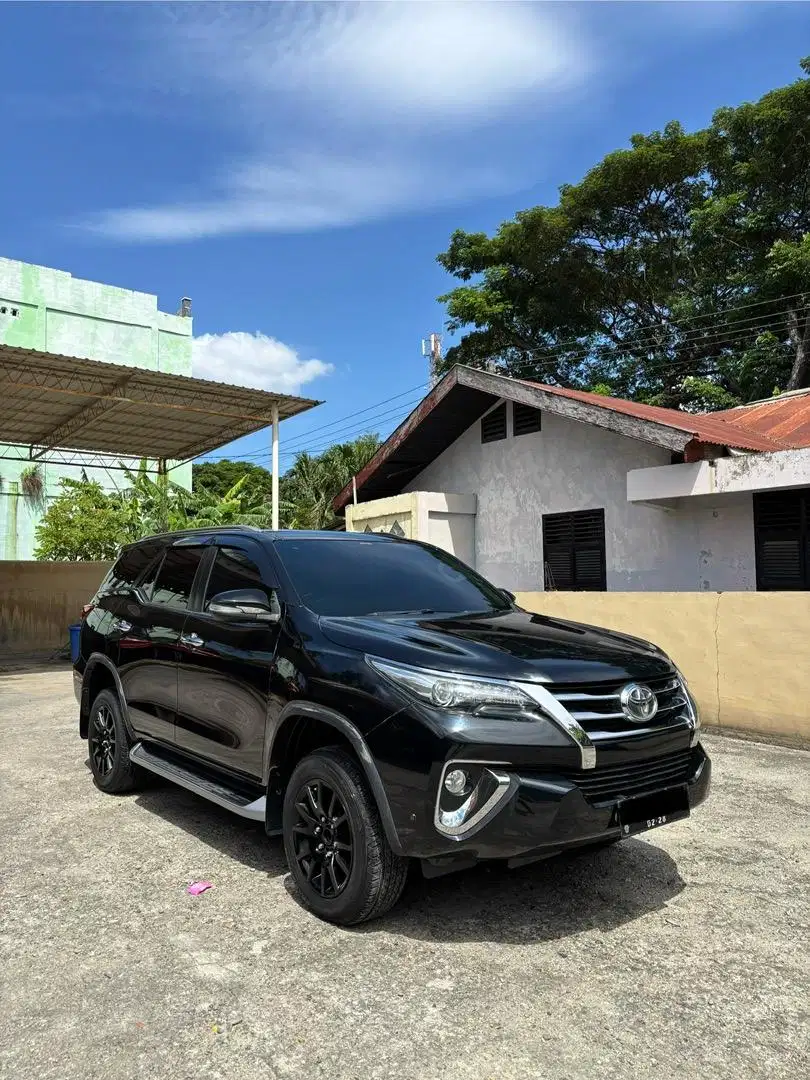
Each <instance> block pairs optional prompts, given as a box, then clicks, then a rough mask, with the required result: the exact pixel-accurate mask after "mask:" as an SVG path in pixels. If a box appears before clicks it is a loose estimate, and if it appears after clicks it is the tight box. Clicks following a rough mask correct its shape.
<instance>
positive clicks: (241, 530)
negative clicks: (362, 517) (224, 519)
mask: <svg viewBox="0 0 810 1080" xmlns="http://www.w3.org/2000/svg"><path fill="white" fill-rule="evenodd" d="M239 535H242V536H252V537H254V538H255V539H256V540H265V541H270V542H271V543H275V541H277V540H332V541H337V542H338V543H346V542H347V541H348V542H352V541H354V542H355V543H356V542H357V541H358V540H365V541H369V540H371V541H374V542H375V543H378V542H380V541H383V542H384V541H392V540H398V539H401V537H396V536H389V535H388V533H372V532H367V533H366V532H335V531H332V530H329V529H321V530H318V529H277V530H273V529H258V528H256V527H255V526H254V525H219V526H214V527H212V528H209V529H180V530H178V531H176V532H166V533H154V534H152V535H151V536H143V537H141V539H140V540H135V541H133V543H132V544H127V545H125V546H126V547H134V546H135V545H136V544H146V543H152V542H154V541H155V540H163V541H166V542H167V543H171V542H172V541H174V540H183V539H185V538H188V539H189V540H193V539H194V538H195V537H197V538H199V539H200V540H204V539H206V538H207V537H209V536H239Z"/></svg>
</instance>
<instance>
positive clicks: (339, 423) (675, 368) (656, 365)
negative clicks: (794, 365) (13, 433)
mask: <svg viewBox="0 0 810 1080" xmlns="http://www.w3.org/2000/svg"><path fill="white" fill-rule="evenodd" d="M804 295H805V294H803V293H793V294H790V295H788V296H784V297H781V298H780V299H778V300H759V301H754V302H752V303H750V304H741V305H738V306H736V307H733V308H728V309H727V310H726V311H724V312H703V313H700V314H696V315H694V316H689V317H687V318H685V319H684V320H682V322H683V323H689V322H695V321H696V320H698V319H709V318H712V317H713V318H714V319H715V320H716V321H715V322H714V323H713V324H708V325H705V326H699V327H695V328H693V329H692V330H688V331H685V332H683V333H679V331H678V330H677V328H675V329H673V330H672V331H671V332H672V333H674V334H675V335H677V339H676V340H675V341H674V342H671V343H670V347H671V346H672V345H675V346H680V347H683V346H684V345H685V344H686V345H688V344H690V343H696V342H697V341H698V340H699V341H701V342H702V343H703V344H708V343H710V341H711V338H712V337H714V338H716V339H717V341H716V342H715V344H718V345H726V344H728V345H729V346H733V345H734V344H735V343H737V342H742V341H743V340H746V339H748V338H749V337H750V336H751V335H752V334H753V332H754V330H755V329H758V330H760V331H761V332H765V331H770V332H772V333H775V334H777V333H780V332H783V333H787V331H788V329H789V326H788V317H787V314H786V313H785V312H784V310H782V311H781V312H774V313H772V314H771V315H757V316H749V317H748V318H746V319H742V320H738V321H736V322H734V321H733V319H734V315H735V314H737V313H738V312H742V311H749V310H751V309H753V308H757V307H763V306H765V305H772V306H775V305H784V303H785V302H786V301H788V300H791V299H795V298H796V297H803V296H804ZM807 310H810V305H808V304H807V303H804V304H802V305H801V306H799V307H798V308H797V313H798V312H805V311H807ZM662 331H664V332H667V331H668V328H667V327H666V326H662V325H650V326H648V327H646V328H643V327H642V328H639V330H638V331H637V332H635V333H634V334H630V335H628V336H627V338H625V342H631V341H633V340H636V341H637V342H638V339H639V338H640V337H641V335H643V334H645V333H646V334H648V335H653V334H660V333H661V332H662ZM580 340H581V339H579V338H572V339H570V343H571V344H578V343H579V341H580ZM561 344H565V343H564V342H563V343H561ZM623 344H624V343H623ZM638 344H641V345H643V344H644V343H641V342H638ZM647 344H648V345H649V347H650V348H660V349H663V348H666V347H667V346H666V344H665V343H662V342H660V340H659V341H654V340H653V339H652V337H650V340H649V342H648V343H647ZM622 347H623V345H618V344H613V345H611V346H608V345H607V344H605V345H604V346H598V345H597V346H591V347H589V348H581V350H580V352H579V353H573V354H571V353H565V352H561V351H559V347H558V350H557V351H555V352H552V353H548V354H547V355H546V356H545V357H543V360H544V361H545V362H551V361H554V360H557V361H560V360H565V361H567V362H569V363H570V362H572V361H575V360H584V359H587V358H589V357H592V358H594V359H596V358H597V357H598V355H599V352H600V349H604V350H605V352H607V350H608V349H609V348H610V349H612V350H613V351H614V354H615V352H618V353H619V354H621V350H622ZM612 358H613V357H611V356H610V355H606V356H605V357H604V359H605V360H610V359H612ZM629 358H631V357H628V359H629ZM724 358H725V357H724V355H723V354H722V353H719V354H717V355H714V356H706V357H697V358H685V357H681V358H678V359H670V358H668V357H652V358H650V359H649V360H648V361H647V367H648V369H650V368H651V369H652V371H653V373H654V374H655V375H656V376H657V377H658V378H664V377H666V376H673V375H677V374H679V373H680V372H685V373H688V372H690V371H694V369H695V368H696V367H700V368H701V374H703V375H704V376H711V375H717V374H719V372H717V371H712V370H708V371H707V370H706V369H705V368H706V365H707V364H708V363H709V362H710V361H718V360H722V359H724ZM426 388H427V384H425V383H422V384H419V385H417V386H415V387H411V389H409V390H404V391H402V392H401V393H399V394H394V395H392V396H391V397H389V398H384V399H383V400H382V401H379V402H376V403H375V404H373V405H368V406H366V408H364V409H361V410H360V411H359V412H353V413H351V414H347V415H346V416H343V417H338V418H337V419H336V420H333V421H331V422H330V423H328V424H321V425H319V426H318V427H315V428H311V429H309V430H308V431H306V432H302V433H301V434H300V435H297V436H295V437H294V438H293V439H292V440H291V442H290V443H289V444H287V445H286V446H285V449H284V450H283V451H282V457H287V458H289V457H292V456H295V455H297V454H298V453H317V452H318V451H319V450H321V449H325V448H327V447H328V446H331V445H334V443H335V442H337V441H345V440H346V439H347V438H349V437H350V436H351V435H353V434H358V433H362V432H365V431H368V430H369V429H370V428H371V427H374V426H376V425H377V424H383V423H384V422H385V423H386V424H387V422H390V421H391V420H392V419H394V418H395V417H396V418H398V419H397V420H396V421H395V423H399V422H401V419H404V417H405V416H407V415H408V414H409V413H410V411H412V408H413V407H414V406H415V405H416V404H418V402H419V401H420V400H421V397H417V398H414V399H413V400H412V401H408V402H400V405H399V406H397V407H395V408H393V409H390V410H386V411H383V412H382V413H378V412H377V411H376V410H379V409H380V407H381V406H384V405H387V404H389V403H390V402H392V401H397V400H399V399H401V398H404V397H408V396H409V395H410V394H413V393H415V392H416V391H423V390H425V389H426ZM403 410H404V411H403ZM364 414H371V415H368V416H367V417H366V419H365V420H364V421H362V422H361V423H360V424H358V423H357V418H358V417H360V416H363V415H364ZM399 418H401V419H399ZM326 432H328V433H329V434H328V435H327V436H326V438H324V437H323V433H326ZM318 433H322V434H321V438H319V439H317V440H316V441H315V442H314V443H309V442H308V440H309V439H310V437H311V436H313V435H316V434H318ZM269 457H270V451H269V450H256V451H248V452H247V453H244V454H242V455H240V457H239V460H248V459H260V460H261V459H269ZM213 460H215V461H216V460H223V458H214V459H213Z"/></svg>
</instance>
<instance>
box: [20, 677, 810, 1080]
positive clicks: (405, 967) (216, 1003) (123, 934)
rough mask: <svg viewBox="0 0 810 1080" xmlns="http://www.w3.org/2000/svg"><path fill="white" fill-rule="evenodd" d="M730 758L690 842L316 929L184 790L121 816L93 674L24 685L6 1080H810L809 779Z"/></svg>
mask: <svg viewBox="0 0 810 1080" xmlns="http://www.w3.org/2000/svg"><path fill="white" fill-rule="evenodd" d="M706 743H707V747H708V749H709V752H710V754H711V755H712V757H713V760H714V769H715V773H714V775H715V781H714V785H715V786H714V790H713V793H712V796H711V797H710V800H709V802H708V803H707V804H706V805H705V806H704V807H702V808H701V809H700V810H698V811H697V812H696V813H695V815H694V816H693V817H692V818H691V819H690V820H688V821H686V822H681V823H678V824H675V825H672V826H669V827H667V828H664V829H660V830H658V831H656V832H654V833H651V834H649V838H645V839H633V840H628V841H625V842H624V843H622V844H621V845H619V847H618V848H614V849H612V850H608V851H604V852H601V853H598V854H595V855H588V856H585V855H580V856H578V857H565V858H561V859H557V860H553V861H549V862H546V863H540V864H536V865H534V866H531V867H526V868H524V869H523V870H521V871H513V872H510V871H506V870H502V869H500V868H497V869H488V868H478V869H476V870H473V871H470V872H468V873H466V874H462V875H457V876H454V877H447V878H444V879H440V880H437V881H433V882H425V881H423V880H422V879H421V877H420V876H419V875H418V874H414V875H413V879H412V881H411V882H410V883H409V885H408V888H407V890H406V893H405V896H404V898H403V900H402V902H401V903H400V905H399V906H398V908H396V909H395V910H394V911H393V912H392V913H391V914H390V915H389V916H387V917H386V918H385V919H383V920H381V921H378V922H376V923H372V924H369V925H367V926H366V927H364V928H361V929H358V930H353V931H346V930H339V929H336V928H334V927H331V926H327V925H326V924H324V923H321V922H318V921H317V920H316V919H314V918H313V917H311V916H310V915H308V914H307V913H306V912H305V911H304V910H303V909H302V908H301V907H299V906H298V904H297V902H296V900H295V898H294V896H293V895H291V894H290V892H289V891H288V886H287V881H286V877H287V875H286V869H285V865H284V859H283V853H282V850H281V845H280V843H279V842H278V841H276V840H269V839H267V838H266V837H265V836H264V835H263V834H262V833H261V832H260V831H259V830H258V829H257V828H255V827H254V826H251V825H249V824H246V823H243V822H241V821H239V820H237V819H235V818H232V817H230V816H229V815H228V814H226V813H225V812H220V811H218V810H217V809H216V808H215V807H211V806H209V805H207V804H206V803H204V802H202V801H200V800H198V799H196V798H195V797H194V796H192V795H191V794H188V793H186V792H183V791H181V790H179V789H174V788H171V787H169V786H165V787H160V786H155V787H153V788H151V789H150V790H148V791H145V792H142V793H141V794H137V795H133V796H124V797H118V798H115V797H111V796H106V795H102V794H101V793H100V792H98V791H97V790H96V788H95V787H94V786H93V784H92V782H91V780H90V776H89V773H88V770H87V767H86V765H85V759H86V755H85V744H84V743H83V742H81V740H80V739H79V737H78V733H77V726H76V707H75V704H74V702H73V696H72V690H71V685H70V674H69V672H67V671H65V670H58V671H53V670H43V671H34V672H31V673H10V674H9V673H6V674H0V784H2V787H0V810H2V837H3V843H2V852H3V858H2V864H1V865H2V877H3V883H2V890H3V891H2V920H1V922H0V950H1V951H0V994H1V995H2V1013H1V1014H0V1075H2V1076H4V1077H5V1076H8V1077H9V1078H11V1077H13V1078H14V1080H29V1078H32V1080H33V1078H36V1080H50V1078H53V1080H72V1078H74V1077H82V1078H96V1077H98V1078H104V1080H123V1078H129V1077H132V1078H134V1077H139V1078H142V1077H145V1078H148V1080H160V1078H163V1077H166V1078H169V1077H172V1078H174V1080H186V1078H188V1080H191V1078H205V1080H215V1078H223V1080H225V1078H227V1080H259V1078H264V1077H268V1078H274V1077H296V1078H297V1077H302V1078H304V1077H305V1078H307V1080H320V1078H324V1080H325V1078H329V1080H349V1078H358V1080H359V1078H362V1080H367V1078H375V1077H396V1078H397V1080H411V1078H413V1080H431V1078H433V1077H436V1078H439V1077H441V1078H442V1080H467V1078H469V1080H473V1078H474V1080H489V1078H493V1080H494V1078H497V1080H509V1078H521V1080H524V1078H526V1080H528V1078H537V1080H579V1078H585V1077H587V1078H588V1080H594V1078H598V1080H612V1078H620V1080H629V1078H632V1080H645V1078H648V1077H649V1078H654V1080H666V1078H668V1077H676V1076H677V1077H684V1076H688V1077H696V1076H700V1077H701V1078H706V1077H728V1078H729V1080H731V1078H733V1080H740V1078H747V1077H763V1078H765V1077H767V1078H768V1080H780V1078H782V1077H784V1078H790V1080H795V1078H797V1077H800V1076H808V1075H810V1049H809V1046H810V1023H809V1022H808V992H807V991H808V986H807V973H808V926H807V922H808V879H809V878H810V866H809V865H808V861H809V860H808V833H809V832H810V830H808V803H809V802H810V755H808V754H807V753H806V752H803V751H800V750H786V749H781V748H777V747H773V746H765V745H760V744H756V743H746V742H738V741H733V740H731V739H724V738H719V737H716V738H709V739H707V740H706ZM197 879H206V880H210V881H212V882H213V883H214V886H215V887H214V888H213V889H212V890H210V891H209V892H207V893H205V894H203V895H202V896H199V897H196V898H194V897H190V896H188V895H186V893H185V887H186V885H187V884H188V883H189V882H191V881H194V880H197Z"/></svg>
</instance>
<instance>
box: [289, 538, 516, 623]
mask: <svg viewBox="0 0 810 1080" xmlns="http://www.w3.org/2000/svg"><path fill="white" fill-rule="evenodd" d="M277 550H278V553H279V555H280V556H281V561H282V562H283V563H284V566H285V567H286V569H287V573H288V574H289V575H290V578H291V579H292V583H293V585H294V586H295V588H296V591H297V592H298V595H299V596H300V597H301V601H302V603H304V604H305V605H306V606H307V607H308V608H309V609H310V610H311V611H314V612H315V613H316V614H318V615H372V614H380V615H388V614H395V613H401V614H411V613H419V614H433V613H436V614H442V615H447V614H461V613H462V612H473V611H474V612H480V611H507V610H508V609H509V608H510V606H511V605H510V603H509V601H508V600H507V599H506V597H505V596H504V595H503V593H501V592H500V591H499V590H498V589H496V588H495V586H494V585H490V584H489V582H488V581H485V580H484V578H482V577H480V576H479V575H478V574H476V572H475V571H474V570H471V569H470V567H469V566H465V565H464V563H463V562H460V561H459V560H458V559H456V558H455V557H454V556H453V555H448V554H447V552H445V551H440V550H438V549H437V548H429V547H423V546H422V545H421V544H415V543H412V542H409V541H399V540H360V539H358V540H337V539H336V540H294V539H292V538H291V539H289V540H286V539H285V540H279V541H278V543H277Z"/></svg>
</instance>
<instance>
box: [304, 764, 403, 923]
mask: <svg viewBox="0 0 810 1080" xmlns="http://www.w3.org/2000/svg"><path fill="white" fill-rule="evenodd" d="M333 798H334V800H335V801H333ZM319 809H320V810H322V811H323V813H319V812H318V811H319ZM318 830H320V832H318ZM324 830H325V831H324ZM283 833H284V850H285V853H286V855H287V863H288V865H289V868H290V873H291V875H292V878H293V881H294V882H295V885H296V887H297V890H298V893H299V896H300V897H301V899H302V901H303V903H304V904H305V906H306V907H308V908H309V909H310V911H312V912H314V914H315V915H317V916H318V917H319V918H321V919H325V920H326V921H327V922H332V923H338V924H339V925H341V926H353V925H356V924H357V923H362V922H367V921H368V920H369V919H377V918H379V917H380V916H381V915H384V914H385V912H386V911H388V910H389V908H391V907H392V906H393V905H394V904H395V903H396V902H397V900H398V899H399V897H400V895H401V893H402V890H403V888H404V886H405V879H406V877H407V873H408V860H407V859H405V858H402V857H401V856H399V855H395V854H394V852H393V851H392V850H391V848H390V847H389V845H388V841H387V840H386V838H385V833H384V831H383V827H382V821H381V820H380V815H379V811H378V810H377V805H376V803H375V801H374V798H373V796H372V794H371V792H370V790H369V787H368V784H367V782H366V778H365V775H364V774H363V771H362V769H361V768H360V767H359V765H358V764H357V762H356V761H355V759H354V758H353V757H351V755H350V754H348V753H347V752H346V751H345V750H343V749H341V748H340V747H326V748H324V749H322V750H317V751H316V752H315V753H312V754H310V755H309V756H308V757H305V758H303V759H302V760H301V761H300V762H299V763H298V765H297V766H296V767H295V770H294V772H293V774H292V776H291V777H290V781H289V783H288V784H287V789H286V791H285V793H284V810H283ZM319 843H320V844H321V846H322V847H324V848H326V849H327V850H326V851H325V852H324V853H323V854H318V844H319ZM347 845H348V846H349V850H347ZM330 867H331V869H330Z"/></svg>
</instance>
